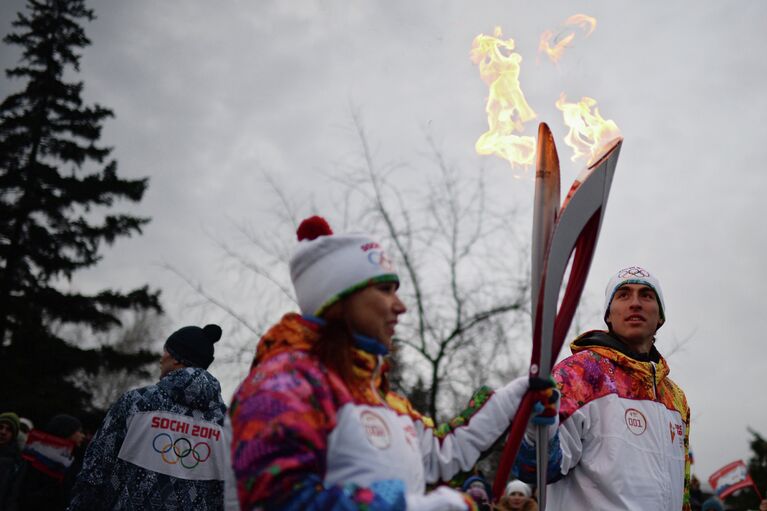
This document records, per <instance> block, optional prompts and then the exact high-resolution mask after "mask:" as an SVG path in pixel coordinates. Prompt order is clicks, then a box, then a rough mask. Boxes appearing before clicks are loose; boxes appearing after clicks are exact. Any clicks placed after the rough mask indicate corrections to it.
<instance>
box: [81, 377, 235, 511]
mask: <svg viewBox="0 0 767 511" xmlns="http://www.w3.org/2000/svg"><path fill="white" fill-rule="evenodd" d="M225 416H226V406H225V405H224V402H223V400H222V399H221V386H220V385H219V383H218V380H216V379H215V378H214V377H213V376H212V375H211V374H210V373H208V372H207V371H206V370H204V369H200V368H191V367H190V368H185V369H178V370H176V371H173V372H171V373H169V374H167V375H166V376H165V377H164V378H162V379H161V380H160V381H159V382H158V383H157V384H156V385H149V386H147V387H143V388H140V389H135V390H131V391H130V392H126V393H125V394H123V395H122V397H120V399H118V400H117V402H116V403H115V404H114V405H112V407H111V408H110V409H109V413H107V416H106V418H105V419H104V422H103V423H102V425H101V428H99V430H98V432H97V433H96V435H95V436H94V437H93V441H92V442H91V444H90V445H89V446H88V450H87V451H86V454H85V460H84V462H83V468H82V470H81V471H80V474H79V476H78V478H77V482H76V483H75V487H74V489H73V490H72V501H71V503H70V505H69V508H68V509H69V510H70V511H76V510H83V511H86V510H87V511H95V510H102V509H103V510H107V509H109V510H166V509H167V510H170V509H173V510H178V509H195V510H220V509H223V507H224V479H225V477H226V475H227V474H226V472H227V467H228V466H229V459H228V454H229V452H228V448H227V447H228V444H229V438H228V437H227V436H226V434H225V433H224V429H223V426H224V418H225Z"/></svg>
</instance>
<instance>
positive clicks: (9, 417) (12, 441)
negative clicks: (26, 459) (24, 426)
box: [0, 412, 19, 458]
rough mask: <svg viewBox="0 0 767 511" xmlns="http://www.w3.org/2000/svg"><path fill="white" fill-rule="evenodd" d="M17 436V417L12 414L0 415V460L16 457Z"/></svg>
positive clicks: (17, 448) (17, 451)
mask: <svg viewBox="0 0 767 511" xmlns="http://www.w3.org/2000/svg"><path fill="white" fill-rule="evenodd" d="M18 434H19V416H18V415H16V414H15V413H13V412H5V413H0V458H12V457H15V456H16V455H18V453H19V446H18V443H17V442H16V437H17V436H18Z"/></svg>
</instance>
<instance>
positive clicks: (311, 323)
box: [252, 312, 389, 392]
mask: <svg viewBox="0 0 767 511" xmlns="http://www.w3.org/2000/svg"><path fill="white" fill-rule="evenodd" d="M316 319H317V318H313V317H302V316H300V315H299V314H296V313H293V312H290V313H288V314H285V315H284V316H283V317H282V319H280V321H279V323H277V324H276V325H274V326H272V327H271V328H270V329H269V330H268V331H267V332H266V333H265V334H264V336H263V337H262V338H261V340H260V341H259V342H258V348H257V349H256V357H255V359H254V360H253V366H252V367H255V366H256V365H258V364H260V363H262V362H264V361H265V360H268V359H270V358H272V357H274V356H276V355H278V354H279V353H284V352H288V351H311V350H312V347H313V346H314V344H315V343H316V342H317V341H318V340H319V338H320V329H321V328H322V322H321V321H317V320H316ZM355 342H356V344H357V348H356V349H354V350H353V353H352V359H353V362H354V368H353V371H354V375H355V376H356V377H357V378H359V379H360V380H363V381H365V382H366V384H365V385H364V387H365V388H367V387H369V386H370V385H369V382H370V381H371V379H375V382H374V385H375V387H376V388H379V389H381V390H382V391H384V392H386V391H388V388H389V385H388V380H387V378H386V373H387V372H388V370H389V363H388V361H386V360H384V361H383V362H382V363H380V364H379V360H378V357H379V356H380V355H382V353H379V352H376V350H375V349H374V350H372V351H373V352H372V353H371V352H370V351H371V350H370V349H368V346H367V345H368V344H370V343H371V342H372V343H374V344H377V345H379V346H380V343H378V342H377V341H374V340H373V339H367V338H365V340H364V341H363V342H362V343H360V341H359V339H356V338H355ZM379 365H380V371H377V368H378V367H379Z"/></svg>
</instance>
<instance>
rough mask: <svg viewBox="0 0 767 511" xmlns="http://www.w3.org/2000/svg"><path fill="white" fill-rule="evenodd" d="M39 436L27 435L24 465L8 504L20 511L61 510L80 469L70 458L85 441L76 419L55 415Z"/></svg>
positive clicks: (67, 499) (64, 415)
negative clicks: (27, 443) (27, 441)
mask: <svg viewBox="0 0 767 511" xmlns="http://www.w3.org/2000/svg"><path fill="white" fill-rule="evenodd" d="M42 432H43V433H44V435H36V434H35V433H31V435H30V438H29V439H30V443H29V445H28V446H27V447H26V448H25V450H24V452H23V458H24V460H25V461H24V464H23V466H22V468H21V470H20V471H19V475H18V479H17V481H16V482H15V483H14V496H13V498H12V501H13V502H15V505H16V506H17V508H18V509H19V510H20V511H33V510H38V509H46V510H50V511H59V510H63V509H65V508H66V506H67V503H68V502H69V492H70V490H71V489H72V483H73V481H74V477H75V475H76V474H77V471H78V470H79V468H80V465H79V463H78V462H77V461H76V458H75V455H74V453H75V450H76V449H77V448H78V447H80V446H81V445H82V443H83V440H84V439H85V435H83V429H82V423H81V422H80V420H79V419H77V418H76V417H73V416H71V415H67V414H60V415H56V416H54V417H52V418H51V419H50V420H49V421H48V422H47V424H46V425H45V428H43V430H42ZM46 435H47V436H46Z"/></svg>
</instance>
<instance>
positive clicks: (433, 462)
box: [416, 376, 528, 483]
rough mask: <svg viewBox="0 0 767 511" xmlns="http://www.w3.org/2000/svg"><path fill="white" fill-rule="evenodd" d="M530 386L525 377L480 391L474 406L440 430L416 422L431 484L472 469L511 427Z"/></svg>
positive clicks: (427, 475)
mask: <svg viewBox="0 0 767 511" xmlns="http://www.w3.org/2000/svg"><path fill="white" fill-rule="evenodd" d="M527 388H528V378H527V376H523V377H520V378H517V379H515V380H513V381H512V382H511V383H509V384H508V385H506V386H505V387H502V388H500V389H498V390H496V391H494V392H486V393H485V394H484V395H481V394H482V391H480V392H479V393H478V395H475V397H474V398H473V399H472V402H471V403H470V404H469V406H470V408H469V409H468V410H467V411H465V412H464V413H462V414H461V415H460V416H458V417H456V418H455V419H453V420H451V421H450V422H449V423H448V425H446V426H442V427H441V428H440V430H439V432H437V431H436V430H435V429H434V428H430V427H427V426H426V425H425V424H424V423H423V422H421V421H418V422H416V430H417V433H418V438H419V442H420V447H421V453H422V454H423V463H424V472H425V477H426V481H427V483H435V482H437V481H447V480H449V479H451V478H452V477H453V476H455V475H456V474H457V473H459V472H461V471H467V470H470V469H471V468H472V467H473V466H474V464H475V463H476V462H477V460H478V459H479V456H480V455H481V454H482V453H483V452H484V451H486V450H487V449H489V448H490V447H491V446H492V445H493V443H495V441H496V440H498V438H499V437H500V436H501V435H503V434H504V433H505V432H506V430H507V429H508V428H509V425H510V424H511V421H512V420H513V419H514V416H515V415H516V413H517V409H518V408H519V403H520V402H521V401H522V397H523V396H524V395H525V392H526V391H527Z"/></svg>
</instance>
